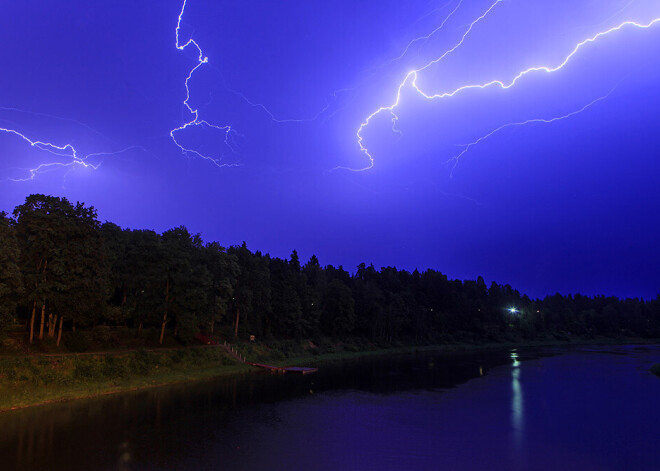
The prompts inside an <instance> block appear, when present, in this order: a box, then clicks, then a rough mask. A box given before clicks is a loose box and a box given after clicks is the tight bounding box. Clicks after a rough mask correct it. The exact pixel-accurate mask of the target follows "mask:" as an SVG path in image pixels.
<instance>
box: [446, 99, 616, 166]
mask: <svg viewBox="0 0 660 471" xmlns="http://www.w3.org/2000/svg"><path fill="white" fill-rule="evenodd" d="M613 91H614V90H611V91H610V92H609V93H608V94H607V95H603V96H601V97H599V98H596V99H595V100H593V101H590V102H589V103H587V104H586V105H584V106H583V107H582V108H580V109H578V110H575V111H571V112H570V113H567V114H565V115H562V116H556V117H554V118H532V119H527V120H525V121H519V122H516V123H507V124H503V125H502V126H499V127H497V128H495V129H493V130H492V131H490V132H489V133H488V134H484V135H483V136H481V137H479V138H477V139H475V140H474V141H472V142H470V143H468V144H462V145H461V146H460V147H463V150H462V151H461V152H460V153H458V154H457V155H455V156H454V157H452V158H451V159H449V160H448V161H447V162H445V163H447V164H451V172H452V173H453V171H454V169H456V166H457V165H458V161H459V160H460V159H461V157H463V156H464V155H465V154H466V153H467V152H468V151H469V150H470V149H471V148H472V147H474V146H476V145H478V144H480V143H481V142H483V141H485V140H486V139H489V138H490V137H492V136H493V135H494V134H497V133H499V132H500V131H503V130H505V129H507V128H512V127H518V126H526V125H528V124H539V123H540V124H552V123H555V122H557V121H561V120H563V119H567V118H571V117H573V116H575V115H578V114H580V113H582V112H583V111H586V110H587V109H588V108H591V107H592V106H593V105H595V104H596V103H598V102H599V101H602V100H604V99H605V98H607V97H609V96H610V95H611V94H612V92H613Z"/></svg>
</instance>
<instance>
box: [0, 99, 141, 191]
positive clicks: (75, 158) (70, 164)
mask: <svg viewBox="0 0 660 471" xmlns="http://www.w3.org/2000/svg"><path fill="white" fill-rule="evenodd" d="M3 109H5V110H12V111H22V110H18V109H14V108H3ZM31 114H39V115H42V116H48V117H54V116H52V115H46V114H44V113H31ZM55 118H57V119H65V120H67V121H73V122H77V121H75V120H71V119H68V118H59V117H55ZM84 126H85V127H87V128H88V129H91V128H89V126H86V125H84ZM0 132H3V133H5V134H10V135H13V136H16V137H18V138H20V139H21V140H23V141H25V142H27V143H28V144H29V145H30V146H31V147H34V148H35V149H39V150H42V151H44V152H48V153H50V154H53V155H55V156H57V157H64V158H66V159H67V161H66V162H61V161H55V162H48V163H44V164H40V165H38V166H36V167H34V168H22V169H19V170H22V171H24V172H26V173H27V175H28V176H27V177H26V178H11V177H10V178H6V179H5V180H9V181H14V182H26V181H30V180H34V178H35V177H36V176H37V175H38V174H40V173H44V172H46V171H48V170H52V169H55V168H69V169H73V168H74V167H82V168H87V169H92V170H97V169H98V168H99V167H100V165H101V163H97V164H93V163H90V162H87V160H88V159H89V158H90V157H97V156H103V155H118V154H122V153H124V152H127V151H129V150H134V149H141V150H144V148H143V147H141V146H130V147H126V148H125V149H122V150H119V151H116V152H95V153H91V154H86V155H84V156H81V155H79V153H78V150H77V149H76V148H75V147H74V146H73V145H72V144H64V145H57V144H53V143H52V142H46V141H41V140H37V139H31V138H29V137H28V136H27V135H25V134H23V133H21V132H19V131H17V130H15V129H10V128H3V127H0Z"/></svg>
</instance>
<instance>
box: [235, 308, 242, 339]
mask: <svg viewBox="0 0 660 471" xmlns="http://www.w3.org/2000/svg"><path fill="white" fill-rule="evenodd" d="M240 317H241V310H240V309H239V308H238V307H237V308H236V325H235V326H234V337H238V321H239V319H240Z"/></svg>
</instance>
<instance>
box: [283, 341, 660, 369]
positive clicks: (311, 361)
mask: <svg viewBox="0 0 660 471" xmlns="http://www.w3.org/2000/svg"><path fill="white" fill-rule="evenodd" d="M628 344H630V345H658V344H660V339H642V338H637V337H626V338H610V337H597V338H593V339H582V338H571V339H569V340H557V339H540V340H524V341H519V342H499V343H498V342H494V343H456V344H443V345H420V346H397V347H390V348H374V349H369V350H361V351H354V350H352V349H348V350H341V351H336V352H326V353H321V354H315V353H314V354H303V355H293V356H290V357H288V358H286V359H276V360H274V361H273V362H272V363H273V364H274V365H277V366H287V365H288V366H309V365H312V366H318V365H320V364H323V363H328V362H334V361H345V360H352V359H357V358H362V357H368V356H375V355H393V354H394V355H396V354H415V353H423V352H438V353H443V352H446V353H460V352H466V353H467V352H475V351H488V350H502V349H510V348H539V347H571V346H573V347H578V346H585V345H628Z"/></svg>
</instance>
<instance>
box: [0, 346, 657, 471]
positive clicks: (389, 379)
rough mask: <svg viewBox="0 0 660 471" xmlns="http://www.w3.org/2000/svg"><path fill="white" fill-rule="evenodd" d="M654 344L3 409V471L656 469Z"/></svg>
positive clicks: (502, 354)
mask: <svg viewBox="0 0 660 471" xmlns="http://www.w3.org/2000/svg"><path fill="white" fill-rule="evenodd" d="M658 362H660V347H658V346H608V347H573V348H544V349H530V350H524V349H519V350H509V351H489V352H478V353H464V354H447V353H444V354H439V353H423V354H417V355H407V356H386V357H370V358H367V359H362V360H358V361H351V362H344V363H339V364H329V365H321V368H320V371H319V372H318V373H316V374H313V375H308V376H296V375H282V376H274V375H269V374H248V375H243V376H238V377H232V378H224V379H218V380H214V381H208V382H203V383H195V384H186V385H177V386H170V387H163V388H157V389H152V390H147V391H140V392H133V393H126V394H121V395H115V396H107V397H103V398H97V399H90V400H82V401H75V402H69V403H62V404H53V405H48V406H41V407H35V408H31V409H26V410H20V411H12V412H7V413H3V414H0V469H2V470H3V471H10V470H39V471H42V470H43V471H50V470H52V471H60V470H67V471H77V470H85V471H93V470H118V471H123V470H126V471H128V470H135V471H138V470H139V471H142V470H154V471H155V470H174V471H180V470H195V471H199V470H408V469H409V470H452V471H453V470H473V469H483V470H507V471H511V470H553V471H555V470H561V471H567V470H624V469H625V470H653V469H660V445H659V443H660V408H659V407H658V406H659V404H660V378H657V377H655V376H653V375H652V374H651V373H650V372H649V371H648V369H649V367H650V366H651V364H653V363H658Z"/></svg>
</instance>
